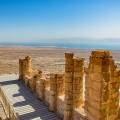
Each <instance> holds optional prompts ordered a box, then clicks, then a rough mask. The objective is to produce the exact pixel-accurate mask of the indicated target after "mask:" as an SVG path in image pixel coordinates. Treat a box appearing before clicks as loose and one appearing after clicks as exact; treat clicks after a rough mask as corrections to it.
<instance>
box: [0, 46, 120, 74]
mask: <svg viewBox="0 0 120 120" xmlns="http://www.w3.org/2000/svg"><path fill="white" fill-rule="evenodd" d="M93 50H94V49H93ZM91 51H92V49H91V50H88V49H70V48H69V49H68V48H56V47H31V46H0V74H12V73H15V74H18V70H19V59H20V58H24V57H25V56H31V58H32V67H33V69H38V70H42V71H43V72H45V73H50V72H64V53H65V52H73V53H74V54H75V57H82V58H84V59H85V65H87V64H88V61H89V56H90V53H91ZM111 53H112V56H113V58H114V59H115V61H116V63H117V65H119V61H120V51H119V50H111Z"/></svg>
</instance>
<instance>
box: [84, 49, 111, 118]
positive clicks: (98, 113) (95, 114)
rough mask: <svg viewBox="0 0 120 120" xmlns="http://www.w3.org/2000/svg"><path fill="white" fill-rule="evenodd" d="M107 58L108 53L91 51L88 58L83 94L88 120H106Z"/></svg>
mask: <svg viewBox="0 0 120 120" xmlns="http://www.w3.org/2000/svg"><path fill="white" fill-rule="evenodd" d="M109 58H110V53H109V52H108V51H93V52H92V55H91V57H90V63H89V73H88V81H87V82H86V93H85V94H86V98H85V99H86V102H85V109H86V113H87V117H88V119H89V120H108V119H107V117H108V99H109V81H110V73H109V64H110V63H109Z"/></svg>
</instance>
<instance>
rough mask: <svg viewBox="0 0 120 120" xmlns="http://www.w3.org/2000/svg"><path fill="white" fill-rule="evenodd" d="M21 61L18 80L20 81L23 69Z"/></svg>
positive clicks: (20, 61) (20, 60)
mask: <svg viewBox="0 0 120 120" xmlns="http://www.w3.org/2000/svg"><path fill="white" fill-rule="evenodd" d="M22 67H23V65H22V59H19V80H22V74H23V69H22Z"/></svg>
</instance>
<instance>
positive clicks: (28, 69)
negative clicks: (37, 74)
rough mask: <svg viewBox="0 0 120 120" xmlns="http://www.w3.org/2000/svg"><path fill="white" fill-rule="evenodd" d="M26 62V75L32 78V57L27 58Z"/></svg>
mask: <svg viewBox="0 0 120 120" xmlns="http://www.w3.org/2000/svg"><path fill="white" fill-rule="evenodd" d="M25 60H26V74H27V75H28V76H31V74H32V65H31V57H30V56H27V57H25Z"/></svg>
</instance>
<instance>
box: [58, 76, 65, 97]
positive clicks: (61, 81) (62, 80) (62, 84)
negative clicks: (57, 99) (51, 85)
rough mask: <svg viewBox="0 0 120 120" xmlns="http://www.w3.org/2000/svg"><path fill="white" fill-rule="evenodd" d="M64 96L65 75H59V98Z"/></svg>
mask: <svg viewBox="0 0 120 120" xmlns="http://www.w3.org/2000/svg"><path fill="white" fill-rule="evenodd" d="M63 94H64V74H57V96H61V95H63Z"/></svg>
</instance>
